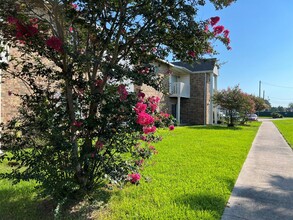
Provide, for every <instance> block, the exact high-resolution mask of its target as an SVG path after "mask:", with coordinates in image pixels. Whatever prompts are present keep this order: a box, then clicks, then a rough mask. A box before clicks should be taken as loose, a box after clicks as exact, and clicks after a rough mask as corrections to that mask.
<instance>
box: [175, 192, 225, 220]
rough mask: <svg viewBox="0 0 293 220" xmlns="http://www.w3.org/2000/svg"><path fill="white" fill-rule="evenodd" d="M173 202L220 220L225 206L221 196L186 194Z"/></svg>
mask: <svg viewBox="0 0 293 220" xmlns="http://www.w3.org/2000/svg"><path fill="white" fill-rule="evenodd" d="M175 202H176V203H177V204H179V205H184V206H186V207H188V208H190V209H191V210H193V211H200V212H205V211H206V212H209V213H210V214H211V215H212V216H213V217H214V219H220V217H221V215H222V213H223V210H224V207H225V205H226V200H225V199H224V198H222V197H221V196H216V195H209V194H199V195H195V194H186V195H184V196H182V197H180V198H178V199H176V200H175Z"/></svg>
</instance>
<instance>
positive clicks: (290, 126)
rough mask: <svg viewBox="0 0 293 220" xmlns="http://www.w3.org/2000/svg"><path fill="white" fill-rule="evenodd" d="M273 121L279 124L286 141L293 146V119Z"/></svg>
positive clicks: (278, 126)
mask: <svg viewBox="0 0 293 220" xmlns="http://www.w3.org/2000/svg"><path fill="white" fill-rule="evenodd" d="M273 123H274V124H275V125H276V126H277V128H278V129H279V131H280V132H281V133H282V135H283V136H284V138H285V139H286V141H287V142H288V143H289V145H290V146H291V147H292V148H293V132H292V130H293V120H292V119H282V120H274V121H273Z"/></svg>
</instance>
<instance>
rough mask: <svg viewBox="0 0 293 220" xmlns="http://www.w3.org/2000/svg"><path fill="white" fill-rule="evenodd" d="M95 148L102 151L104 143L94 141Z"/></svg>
mask: <svg viewBox="0 0 293 220" xmlns="http://www.w3.org/2000/svg"><path fill="white" fill-rule="evenodd" d="M95 146H96V148H98V149H102V148H103V147H104V143H103V142H102V141H99V140H98V141H96V144H95Z"/></svg>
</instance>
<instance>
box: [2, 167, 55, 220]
mask: <svg viewBox="0 0 293 220" xmlns="http://www.w3.org/2000/svg"><path fill="white" fill-rule="evenodd" d="M10 169H11V168H10V166H9V165H8V163H7V161H3V163H0V173H4V172H7V171H9V170H10ZM34 186H36V183H35V182H34V181H30V182H25V181H21V182H20V183H19V184H17V185H12V184H11V182H10V181H8V180H0V219H11V220H18V219H19V220H31V219H52V217H53V215H52V212H51V213H50V211H49V212H48V210H50V209H49V208H48V207H46V204H45V203H44V202H42V201H41V200H40V199H36V195H37V194H36V191H35V188H34Z"/></svg>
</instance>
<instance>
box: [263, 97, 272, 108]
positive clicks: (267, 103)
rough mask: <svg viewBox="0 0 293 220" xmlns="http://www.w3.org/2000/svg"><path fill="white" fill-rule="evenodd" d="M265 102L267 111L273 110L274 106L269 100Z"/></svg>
mask: <svg viewBox="0 0 293 220" xmlns="http://www.w3.org/2000/svg"><path fill="white" fill-rule="evenodd" d="M264 101H265V103H266V105H267V108H266V109H268V110H270V109H271V108H272V105H271V103H270V101H269V100H267V99H265V100H264Z"/></svg>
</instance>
